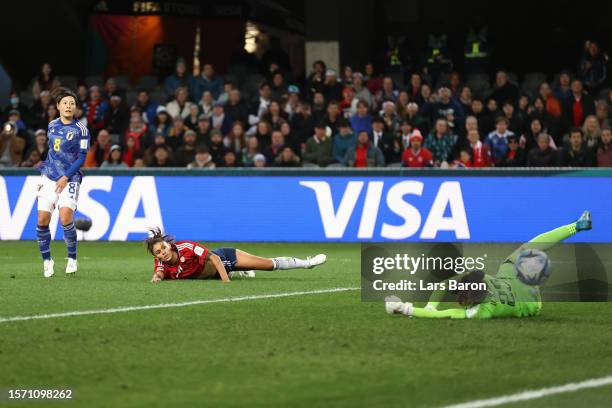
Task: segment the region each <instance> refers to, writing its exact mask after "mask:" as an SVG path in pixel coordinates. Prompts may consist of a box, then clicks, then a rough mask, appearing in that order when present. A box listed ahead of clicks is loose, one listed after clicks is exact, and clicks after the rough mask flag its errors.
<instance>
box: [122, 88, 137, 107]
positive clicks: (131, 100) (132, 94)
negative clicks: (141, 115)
mask: <svg viewBox="0 0 612 408" xmlns="http://www.w3.org/2000/svg"><path fill="white" fill-rule="evenodd" d="M137 99H138V91H127V92H126V93H125V100H126V102H127V104H128V105H129V106H132V105H134V104H135V103H136V100H137Z"/></svg>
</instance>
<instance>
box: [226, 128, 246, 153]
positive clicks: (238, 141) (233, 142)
mask: <svg viewBox="0 0 612 408" xmlns="http://www.w3.org/2000/svg"><path fill="white" fill-rule="evenodd" d="M223 145H224V146H225V147H226V148H227V149H228V150H230V151H232V152H234V153H236V154H237V155H240V152H242V149H243V148H244V147H245V146H246V139H245V133H244V125H243V124H242V122H240V121H236V122H234V123H233V124H232V130H231V131H230V132H229V133H228V134H227V135H225V137H224V138H223Z"/></svg>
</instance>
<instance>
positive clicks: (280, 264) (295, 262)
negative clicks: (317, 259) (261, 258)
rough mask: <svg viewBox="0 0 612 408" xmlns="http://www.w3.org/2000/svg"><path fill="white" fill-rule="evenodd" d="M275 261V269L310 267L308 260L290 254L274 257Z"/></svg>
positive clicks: (273, 260)
mask: <svg viewBox="0 0 612 408" xmlns="http://www.w3.org/2000/svg"><path fill="white" fill-rule="evenodd" d="M272 262H274V269H297V268H308V266H309V264H308V261H306V260H304V259H299V258H292V257H288V256H281V257H278V258H272Z"/></svg>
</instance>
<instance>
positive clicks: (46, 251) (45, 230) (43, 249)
mask: <svg viewBox="0 0 612 408" xmlns="http://www.w3.org/2000/svg"><path fill="white" fill-rule="evenodd" d="M75 236H76V235H75ZM36 239H38V249H39V250H40V254H41V255H42V258H43V260H47V259H51V248H50V246H51V231H50V230H49V226H48V225H45V226H42V225H37V226H36Z"/></svg>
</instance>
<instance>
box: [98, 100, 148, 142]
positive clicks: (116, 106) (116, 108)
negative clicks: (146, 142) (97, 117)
mask: <svg viewBox="0 0 612 408" xmlns="http://www.w3.org/2000/svg"><path fill="white" fill-rule="evenodd" d="M128 117H129V111H128V107H127V105H126V104H124V103H121V97H119V96H117V95H113V96H111V98H110V103H109V106H108V111H107V112H106V119H105V120H104V122H105V123H106V130H108V132H109V133H110V134H111V135H112V134H115V135H122V134H123V133H124V132H125V130H126V128H127V127H128V121H129V119H128ZM145 129H146V127H145Z"/></svg>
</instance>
